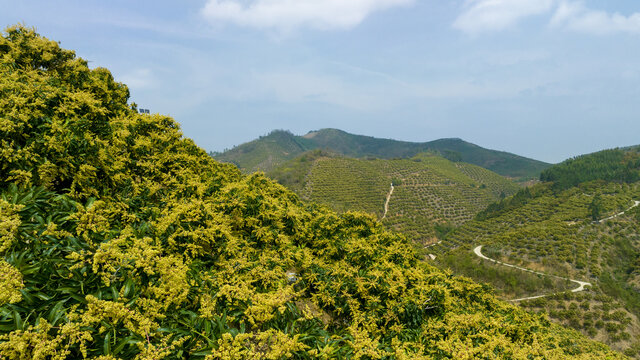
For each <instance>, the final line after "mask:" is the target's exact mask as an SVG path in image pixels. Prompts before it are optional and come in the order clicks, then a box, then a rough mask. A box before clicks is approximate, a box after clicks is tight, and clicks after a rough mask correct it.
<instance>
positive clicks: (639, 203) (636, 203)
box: [598, 201, 640, 223]
mask: <svg viewBox="0 0 640 360" xmlns="http://www.w3.org/2000/svg"><path fill="white" fill-rule="evenodd" d="M638 205H640V201H635V203H634V204H633V206H632V207H630V208H628V209H627V210H625V211H623V212H621V213H617V214H615V215H613V216H609V217H608V218H604V219H602V220H600V221H598V222H599V223H603V222H605V221H607V220H611V219H615V218H617V217H618V216H622V215H624V213H626V212H627V211H629V210H631V209H633V208H635V207H638Z"/></svg>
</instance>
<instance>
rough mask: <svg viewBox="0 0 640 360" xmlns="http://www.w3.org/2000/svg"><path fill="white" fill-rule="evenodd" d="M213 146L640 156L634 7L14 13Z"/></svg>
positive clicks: (88, 5) (326, 1)
mask: <svg viewBox="0 0 640 360" xmlns="http://www.w3.org/2000/svg"><path fill="white" fill-rule="evenodd" d="M0 8H1V9H2V11H1V12H0V21H1V22H2V23H3V24H4V25H5V26H7V25H10V24H14V23H17V22H23V23H25V24H26V25H29V26H35V27H36V28H37V30H38V31H39V32H40V33H41V34H43V35H45V36H47V37H49V38H51V39H54V40H57V41H60V43H61V45H62V46H63V47H65V48H69V49H74V50H76V51H77V53H78V55H80V56H81V57H83V58H85V59H87V60H89V61H91V63H90V64H91V66H92V67H97V66H102V67H106V68H108V69H110V70H111V71H112V72H113V74H114V76H115V77H116V78H117V79H118V80H119V81H122V82H124V83H126V84H128V85H129V87H130V89H131V95H132V97H131V100H132V101H134V102H136V103H138V104H139V106H140V107H143V108H149V109H151V111H152V112H157V113H161V114H168V115H171V116H173V117H174V118H175V119H176V120H177V121H179V122H180V123H181V124H182V128H183V131H184V134H185V135H186V136H188V137H191V138H193V139H194V140H195V141H196V142H197V143H198V144H199V145H200V146H202V147H203V148H205V149H207V150H223V149H225V148H230V147H232V146H234V145H237V144H240V143H243V142H246V141H249V140H252V139H254V138H256V137H258V136H260V135H264V134H266V133H268V132H269V131H271V130H273V129H289V130H291V131H292V132H294V133H296V134H304V133H306V132H308V131H310V130H317V129H320V128H326V127H333V128H340V129H343V130H346V131H349V132H352V133H356V134H364V135H371V136H376V137H385V138H394V139H400V140H408V141H429V140H435V139H438V138H443V137H460V138H463V139H465V140H467V141H470V142H473V143H476V144H478V145H481V146H484V147H488V148H493V149H498V150H505V151H509V152H513V153H516V154H520V155H524V156H528V157H532V158H536V159H540V160H544V161H549V162H558V161H561V160H563V159H565V158H568V157H571V156H575V155H579V154H583V153H588V152H592V151H597V150H601V149H604V148H610V147H616V146H626V145H634V144H640V136H639V135H640V116H639V114H640V101H639V99H640V46H639V45H640V3H639V2H637V1H630V0H629V1H618V0H609V1H604V0H584V1H580V0H451V1H449V0H445V1H443V0H183V1H157V0H156V1H123V0H115V1H90V0H83V1H50V0H49V1H36V0H33V1H5V0H0Z"/></svg>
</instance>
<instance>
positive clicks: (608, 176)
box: [540, 149, 640, 190]
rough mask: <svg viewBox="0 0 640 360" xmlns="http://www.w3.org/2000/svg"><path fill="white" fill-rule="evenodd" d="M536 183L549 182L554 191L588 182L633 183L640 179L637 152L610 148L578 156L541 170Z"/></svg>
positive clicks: (638, 155) (638, 154) (639, 161)
mask: <svg viewBox="0 0 640 360" xmlns="http://www.w3.org/2000/svg"><path fill="white" fill-rule="evenodd" d="M540 180H541V181H545V182H553V188H554V189H555V190H565V189H568V188H570V187H572V186H576V185H578V184H581V183H583V182H588V181H592V180H605V181H621V182H635V181H638V180H640V153H639V152H637V150H631V149H627V150H623V149H612V150H604V151H600V152H597V153H593V154H588V155H583V156H578V157H575V158H573V159H569V160H566V161H564V162H563V163H561V164H558V165H555V166H553V167H551V168H549V169H547V170H545V171H543V172H542V174H540Z"/></svg>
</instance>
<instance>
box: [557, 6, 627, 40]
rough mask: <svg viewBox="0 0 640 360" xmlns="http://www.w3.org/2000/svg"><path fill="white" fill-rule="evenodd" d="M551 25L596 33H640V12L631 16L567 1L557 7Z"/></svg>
mask: <svg viewBox="0 0 640 360" xmlns="http://www.w3.org/2000/svg"><path fill="white" fill-rule="evenodd" d="M551 25H552V26H554V27H562V28H566V29H569V30H572V31H576V32H582V33H588V34H596V35H604V34H610V33H619V32H623V33H633V34H640V13H633V14H631V15H629V16H624V15H621V14H619V13H613V14H611V13H607V12H605V11H600V10H592V9H589V8H587V7H586V6H585V5H584V3H582V2H578V1H573V2H567V1H565V2H562V3H561V4H560V6H558V8H557V9H556V12H555V14H554V16H553V18H552V19H551Z"/></svg>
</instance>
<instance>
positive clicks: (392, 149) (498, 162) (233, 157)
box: [215, 129, 549, 179]
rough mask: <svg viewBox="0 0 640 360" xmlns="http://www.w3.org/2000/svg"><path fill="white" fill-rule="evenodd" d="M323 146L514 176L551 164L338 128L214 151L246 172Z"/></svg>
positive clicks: (279, 134) (276, 134)
mask: <svg viewBox="0 0 640 360" xmlns="http://www.w3.org/2000/svg"><path fill="white" fill-rule="evenodd" d="M316 149H319V150H324V151H328V152H331V153H336V154H340V155H344V156H348V157H353V158H371V157H374V158H380V159H394V158H403V159H406V158H411V157H413V156H415V155H416V154H418V153H421V152H426V151H431V152H437V153H439V154H440V155H441V156H443V157H445V158H448V159H450V160H452V161H462V162H466V163H470V164H474V165H478V166H481V167H484V168H486V169H489V170H491V171H493V172H496V173H498V174H500V175H503V176H507V177H511V178H515V179H532V178H537V177H538V175H539V174H540V172H541V171H542V170H544V169H546V168H547V167H548V166H549V164H546V163H543V162H540V161H537V160H532V159H528V158H524V157H521V156H517V155H514V154H510V153H507V152H502V151H495V150H488V149H484V148H482V147H479V146H477V145H474V144H470V143H468V142H465V141H463V140H460V139H441V140H436V141H432V142H425V143H413V142H406V141H397V140H390V139H378V138H374V137H370V136H362V135H353V134H349V133H346V132H344V131H341V130H336V129H323V130H319V131H312V132H310V133H308V134H306V135H304V136H295V135H293V134H291V133H289V132H286V131H273V132H271V133H270V134H269V135H267V136H264V137H262V138H260V139H257V140H254V141H251V142H249V143H246V144H242V145H239V146H237V147H235V148H234V149H232V150H229V151H227V152H224V153H222V154H217V155H215V158H216V159H217V160H220V161H223V162H231V163H234V164H236V165H238V167H239V168H240V169H241V170H243V171H244V172H246V173H251V172H254V171H258V170H261V171H265V172H269V171H272V170H273V169H275V168H276V167H277V166H278V165H280V164H283V163H284V162H286V161H288V160H291V159H293V158H295V157H297V156H299V155H301V154H302V153H304V152H306V151H308V150H316Z"/></svg>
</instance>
